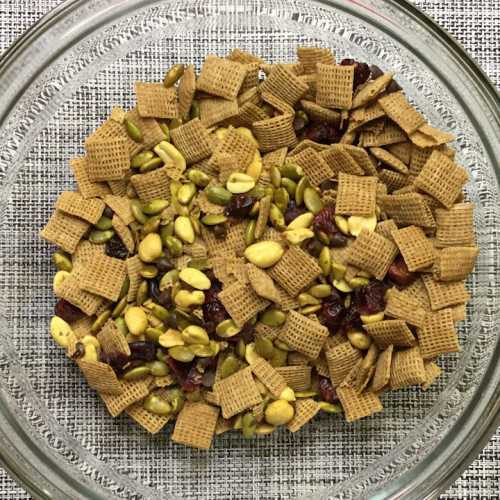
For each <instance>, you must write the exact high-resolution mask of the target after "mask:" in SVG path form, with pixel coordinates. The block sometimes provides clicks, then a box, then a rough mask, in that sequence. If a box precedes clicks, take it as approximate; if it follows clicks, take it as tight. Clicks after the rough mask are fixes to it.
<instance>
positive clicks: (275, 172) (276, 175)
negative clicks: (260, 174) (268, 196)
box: [269, 165, 281, 189]
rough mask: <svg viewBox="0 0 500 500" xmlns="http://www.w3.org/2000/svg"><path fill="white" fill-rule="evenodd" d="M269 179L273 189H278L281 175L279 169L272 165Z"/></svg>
mask: <svg viewBox="0 0 500 500" xmlns="http://www.w3.org/2000/svg"><path fill="white" fill-rule="evenodd" d="M269 178H270V180H271V184H272V185H273V186H274V188H275V189H279V188H280V186H281V174H280V170H279V168H278V167H276V166H275V165H273V166H272V167H271V168H270V170H269Z"/></svg>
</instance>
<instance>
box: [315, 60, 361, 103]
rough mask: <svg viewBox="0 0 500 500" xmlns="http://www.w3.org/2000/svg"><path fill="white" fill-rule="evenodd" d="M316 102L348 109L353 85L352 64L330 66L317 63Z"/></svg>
mask: <svg viewBox="0 0 500 500" xmlns="http://www.w3.org/2000/svg"><path fill="white" fill-rule="evenodd" d="M316 68H317V75H318V76H317V82H316V88H317V94H316V103H317V104H319V105H320V106H325V107H326V108H336V109H350V108H351V105H352V91H353V85H354V68H353V67H352V66H331V65H327V64H321V63H318V64H317V66H316Z"/></svg>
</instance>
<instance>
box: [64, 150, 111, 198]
mask: <svg viewBox="0 0 500 500" xmlns="http://www.w3.org/2000/svg"><path fill="white" fill-rule="evenodd" d="M69 164H70V166H71V169H72V170H73V174H74V176H75V179H76V183H77V184H78V189H79V190H80V193H81V194H82V196H83V197H84V198H85V199H88V198H94V197H96V196H104V195H105V194H109V193H110V192H111V190H110V189H109V186H108V185H107V184H106V182H92V181H91V179H90V176H89V171H88V165H87V157H86V156H84V157H83V158H72V159H71V160H69Z"/></svg>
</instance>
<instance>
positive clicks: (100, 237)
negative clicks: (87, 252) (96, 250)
mask: <svg viewBox="0 0 500 500" xmlns="http://www.w3.org/2000/svg"><path fill="white" fill-rule="evenodd" d="M114 235H115V231H114V230H113V229H109V230H107V231H101V230H99V229H92V231H90V234H89V241H90V242H92V243H106V242H107V241H109V240H110V239H111V238H112V237H113V236H114Z"/></svg>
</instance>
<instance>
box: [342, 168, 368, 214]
mask: <svg viewBox="0 0 500 500" xmlns="http://www.w3.org/2000/svg"><path fill="white" fill-rule="evenodd" d="M377 183H378V179H377V177H364V176H363V177H359V176H356V175H349V174H345V173H343V172H340V173H339V187H338V191H337V204H336V206H335V212H336V213H337V214H339V215H358V216H361V217H370V216H371V215H373V214H374V213H375V206H376V197H377Z"/></svg>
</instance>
